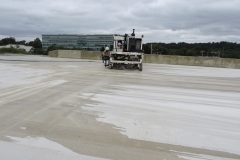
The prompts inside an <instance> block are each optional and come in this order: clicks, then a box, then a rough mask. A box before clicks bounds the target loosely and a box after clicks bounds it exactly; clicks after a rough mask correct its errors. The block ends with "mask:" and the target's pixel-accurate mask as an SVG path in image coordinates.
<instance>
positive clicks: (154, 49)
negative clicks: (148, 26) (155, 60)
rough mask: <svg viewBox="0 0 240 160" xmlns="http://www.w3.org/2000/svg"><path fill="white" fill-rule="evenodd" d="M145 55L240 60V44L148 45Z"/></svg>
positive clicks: (145, 45) (146, 45)
mask: <svg viewBox="0 0 240 160" xmlns="http://www.w3.org/2000/svg"><path fill="white" fill-rule="evenodd" d="M143 50H144V53H145V54H151V53H152V54H162V55H180V56H203V57H221V58H240V44H238V43H233V42H212V43H185V42H181V43H146V44H144V45H143Z"/></svg>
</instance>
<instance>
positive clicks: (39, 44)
mask: <svg viewBox="0 0 240 160" xmlns="http://www.w3.org/2000/svg"><path fill="white" fill-rule="evenodd" d="M33 47H34V48H39V49H41V48H42V42H41V40H40V39H39V38H36V39H35V40H34V41H33Z"/></svg>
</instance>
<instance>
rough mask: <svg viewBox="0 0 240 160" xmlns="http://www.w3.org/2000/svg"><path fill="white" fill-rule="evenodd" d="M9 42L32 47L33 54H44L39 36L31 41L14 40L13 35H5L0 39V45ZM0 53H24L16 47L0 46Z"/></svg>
mask: <svg viewBox="0 0 240 160" xmlns="http://www.w3.org/2000/svg"><path fill="white" fill-rule="evenodd" d="M9 44H15V45H26V46H32V47H33V51H32V53H33V54H45V53H44V52H43V50H42V42H41V40H40V39H39V38H36V39H35V40H33V41H30V42H26V41H25V40H22V41H16V39H15V38H14V37H7V38H3V39H1V40H0V46H5V45H9ZM0 52H1V53H4V52H5V53H6V52H11V53H26V52H24V51H23V50H21V49H17V48H0Z"/></svg>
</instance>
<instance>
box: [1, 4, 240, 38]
mask: <svg viewBox="0 0 240 160" xmlns="http://www.w3.org/2000/svg"><path fill="white" fill-rule="evenodd" d="M0 4H1V5H0V22H1V24H0V38H3V37H7V36H13V37H16V38H17V39H18V40H21V39H26V40H32V39H34V38H36V37H39V38H41V35H42V34H100V33H105V34H112V33H117V34H124V33H130V32H131V30H132V29H133V28H135V29H136V31H137V34H138V35H142V34H144V35H145V42H212V41H231V42H240V30H239V28H240V19H239V18H238V15H240V9H239V6H240V0H201V1H199V0H181V1H178V0H138V1H137V0H126V1H113V0H101V1H98V0H68V1H64V0H55V1H48V0H38V1H32V0H21V1H19V0H8V1H3V0H0Z"/></svg>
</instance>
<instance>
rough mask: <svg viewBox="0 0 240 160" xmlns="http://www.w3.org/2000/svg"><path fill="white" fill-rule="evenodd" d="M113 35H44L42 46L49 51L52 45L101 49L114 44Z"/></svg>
mask: <svg viewBox="0 0 240 160" xmlns="http://www.w3.org/2000/svg"><path fill="white" fill-rule="evenodd" d="M113 36H114V35H106V34H96V35H42V47H43V50H44V51H47V49H48V47H50V46H63V47H64V48H79V49H85V50H87V49H90V50H95V51H100V50H101V49H102V47H104V48H105V47H110V48H112V46H113Z"/></svg>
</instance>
